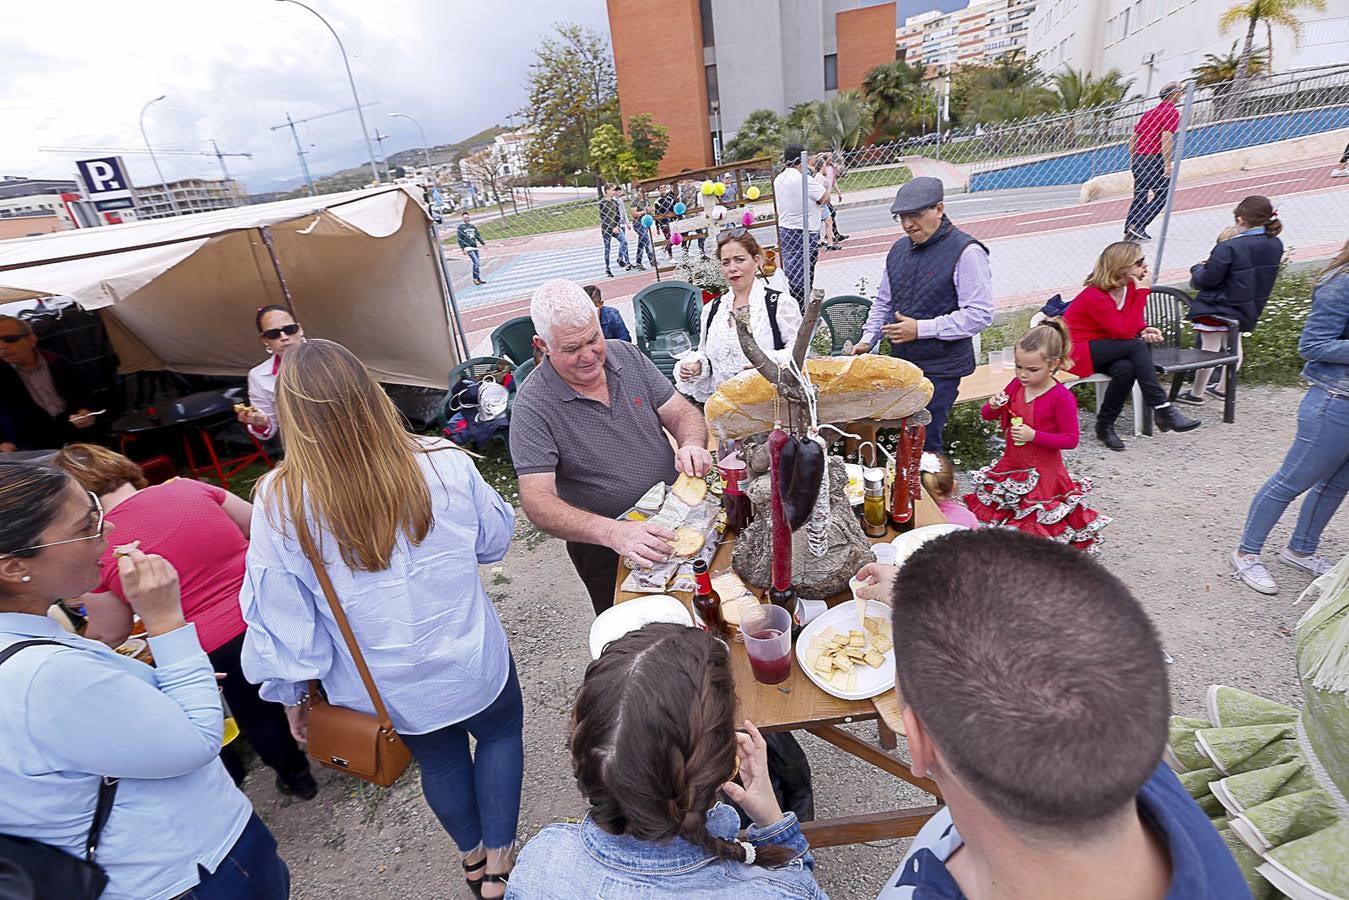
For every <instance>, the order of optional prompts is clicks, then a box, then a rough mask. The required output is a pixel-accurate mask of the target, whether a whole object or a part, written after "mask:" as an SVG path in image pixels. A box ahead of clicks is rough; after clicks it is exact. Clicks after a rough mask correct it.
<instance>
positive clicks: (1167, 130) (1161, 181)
mask: <svg viewBox="0 0 1349 900" xmlns="http://www.w3.org/2000/svg"><path fill="white" fill-rule="evenodd" d="M1183 93H1184V91H1183V90H1182V89H1181V86H1180V82H1178V81H1172V82H1169V83H1167V84H1165V85H1163V86H1162V91H1161V93H1160V94H1158V98H1159V99H1160V100H1161V102H1160V103H1158V104H1157V105H1156V106H1154V107H1153V108H1152V109H1150V110H1148V111H1147V112H1145V113H1143V115H1142V117H1141V118H1139V120H1138V124H1137V125H1135V126H1134V133H1133V135H1132V136H1131V137H1130V138H1129V167H1130V168H1131V169H1132V170H1133V174H1134V199H1133V203H1131V204H1129V214H1128V216H1126V217H1125V219H1124V239H1125V240H1126V241H1150V240H1152V235H1150V234H1148V226H1149V225H1151V224H1152V220H1153V219H1155V218H1157V214H1158V213H1160V212H1161V211H1162V207H1164V206H1166V191H1167V185H1168V183H1169V182H1170V181H1171V149H1172V142H1173V141H1174V140H1175V137H1176V132H1177V131H1178V130H1180V111H1179V110H1177V109H1176V104H1177V103H1179V102H1180V98H1181V96H1182V94H1183ZM1149 196H1151V199H1149Z"/></svg>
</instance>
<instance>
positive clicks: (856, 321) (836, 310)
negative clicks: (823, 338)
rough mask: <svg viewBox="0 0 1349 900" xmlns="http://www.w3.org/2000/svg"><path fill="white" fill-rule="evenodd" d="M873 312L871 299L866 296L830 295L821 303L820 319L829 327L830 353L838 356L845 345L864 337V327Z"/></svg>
mask: <svg viewBox="0 0 1349 900" xmlns="http://www.w3.org/2000/svg"><path fill="white" fill-rule="evenodd" d="M870 314H871V301H870V300H868V299H867V298H865V297H858V296H855V295H853V294H844V295H842V296H839V297H830V298H829V299H828V300H826V301H824V303H822V304H820V321H821V322H823V323H824V324H825V325H827V326H828V327H829V355H830V356H838V355H839V354H840V353H842V352H843V345H844V344H846V343H848V342H849V341H851V342H852V343H854V344H856V343H857V342H858V341H860V340H861V339H862V329H863V328H864V327H865V326H866V324H867V316H868V315H870Z"/></svg>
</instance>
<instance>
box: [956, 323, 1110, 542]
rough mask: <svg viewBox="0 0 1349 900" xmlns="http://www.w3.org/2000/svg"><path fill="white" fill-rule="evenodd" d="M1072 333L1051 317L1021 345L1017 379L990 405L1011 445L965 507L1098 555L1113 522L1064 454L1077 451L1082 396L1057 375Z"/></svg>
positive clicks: (984, 473) (992, 522) (976, 483)
mask: <svg viewBox="0 0 1349 900" xmlns="http://www.w3.org/2000/svg"><path fill="white" fill-rule="evenodd" d="M1069 351H1070V342H1069V339H1068V329H1067V327H1066V326H1065V325H1064V324H1063V322H1062V321H1061V320H1059V319H1048V320H1046V321H1045V322H1044V323H1042V324H1040V325H1037V326H1035V327H1034V328H1032V329H1031V330H1030V331H1027V332H1026V333H1025V334H1024V335H1022V336H1021V340H1019V341H1017V344H1016V378H1015V379H1013V380H1012V382H1011V383H1010V384H1008V385H1007V387H1006V388H1005V389H1004V390H1002V391H1000V392H998V393H997V394H996V395H995V396H994V397H993V398H992V399H990V400H989V401H988V402H987V403H985V404H984V407H983V410H982V415H983V417H984V418H985V419H987V420H989V421H993V420H997V421H998V422H999V423H1000V427H1001V431H1002V433H1003V435H1004V436H1005V437H1006V439H1007V449H1006V450H1005V451H1003V454H1002V458H1001V459H999V460H998V461H997V462H996V463H994V464H993V465H991V466H988V467H986V468H984V469H980V470H979V471H978V472H976V473H975V474H974V480H973V487H974V491H973V492H972V493H970V494H967V495H966V496H965V505H966V506H968V507H969V509H970V512H972V513H974V516H975V518H977V519H978V520H979V521H980V523H981V524H983V525H985V526H1002V527H1008V528H1019V529H1021V530H1022V531H1026V532H1029V533H1030V534H1034V535H1037V536H1039V537H1043V538H1048V539H1050V540H1054V541H1058V542H1059V543H1062V544H1071V545H1072V546H1074V547H1077V548H1078V549H1079V550H1085V551H1087V552H1089V553H1095V552H1096V551H1097V549H1098V542H1099V540H1100V537H1099V535H1100V531H1101V529H1102V528H1104V527H1105V526H1107V525H1109V524H1110V521H1111V520H1110V517H1109V516H1103V515H1101V514H1100V513H1098V512H1096V511H1095V510H1093V509H1091V508H1090V507H1088V506H1087V505H1086V502H1085V500H1086V496H1087V494H1088V493H1089V492H1090V491H1091V481H1090V480H1089V479H1086V478H1083V479H1078V480H1074V479H1073V476H1072V475H1070V474H1068V470H1067V469H1066V468H1065V467H1064V465H1063V451H1064V450H1071V449H1073V448H1074V447H1076V446H1077V440H1078V423H1077V398H1075V397H1074V396H1073V394H1072V392H1071V391H1069V390H1068V389H1067V388H1066V387H1064V386H1063V385H1061V384H1059V382H1058V381H1057V380H1056V379H1055V378H1054V375H1055V373H1056V372H1058V370H1059V369H1060V368H1061V367H1062V365H1063V361H1064V360H1065V359H1068V358H1069V357H1068V354H1069Z"/></svg>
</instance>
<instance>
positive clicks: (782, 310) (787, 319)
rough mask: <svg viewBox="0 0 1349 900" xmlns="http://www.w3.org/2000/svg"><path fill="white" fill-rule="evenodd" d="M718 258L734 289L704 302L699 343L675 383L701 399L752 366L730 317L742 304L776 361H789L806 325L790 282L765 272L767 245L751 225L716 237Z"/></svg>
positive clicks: (757, 335) (754, 330)
mask: <svg viewBox="0 0 1349 900" xmlns="http://www.w3.org/2000/svg"><path fill="white" fill-rule="evenodd" d="M717 258H718V259H719V260H720V261H721V271H722V274H723V275H725V276H726V281H727V283H729V284H730V286H731V290H730V293H729V294H725V295H723V296H722V297H720V298H719V299H717V300H713V301H711V302H710V303H706V304H704V305H703V315H702V331H701V333H702V338H701V340H700V342H699V344H698V349H697V350H696V351H694V352H693V353H691V354H689V355H688V356H686V357H685V358H684V359H682V360H681V361H680V363H679V365H678V366H676V367H675V386H676V387H677V388H679V390H681V391H683V392H684V393H685V394H688V395H689V396H691V397H693V399H695V400H698V401H699V402H702V401H705V400H707V398H708V397H711V396H712V394H713V392H714V391H716V389H717V386H718V385H720V384H721V383H722V382H723V381H725V380H726V379H728V378H731V377H733V376H735V375H738V374H740V373H741V372H743V371H744V370H745V369H747V368H749V367H750V361H749V359H748V358H747V357H746V356H745V351H744V350H742V349H741V348H740V340H739V338H738V337H737V336H736V332H735V323H734V322H733V321H732V318H731V317H732V316H733V315H734V314H735V312H736V311H737V310H740V309H744V308H745V307H749V325H750V332H751V333H752V334H753V335H754V340H755V342H757V343H758V345H759V347H760V348H761V349H762V350H763V351H764V353H766V354H767V355H768V358H769V359H771V360H773V361H774V362H776V363H781V364H785V363H786V362H787V361H788V359H789V358H790V357H791V354H792V344H793V343H794V342H795V341H796V332H797V331H798V330H799V329H800V327H801V309H800V307H798V306H797V305H796V300H794V299H793V298H792V295H791V294H790V293H788V291H787V287H786V285H785V284H777V283H774V281H773V280H771V279H769V278H768V277H767V276H765V275H763V265H764V255H763V248H761V247H760V246H759V242H758V241H756V240H755V239H754V235H752V234H750V233H749V231H748V230H746V229H744V228H733V229H730V230H729V231H723V232H722V233H721V237H719V238H718V239H717Z"/></svg>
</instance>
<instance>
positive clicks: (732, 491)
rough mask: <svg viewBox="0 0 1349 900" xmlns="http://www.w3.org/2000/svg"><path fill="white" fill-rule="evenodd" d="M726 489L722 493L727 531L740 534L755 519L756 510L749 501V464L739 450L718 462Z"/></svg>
mask: <svg viewBox="0 0 1349 900" xmlns="http://www.w3.org/2000/svg"><path fill="white" fill-rule="evenodd" d="M718 468H719V469H720V470H721V477H722V480H723V481H725V482H726V489H725V490H724V491H723V492H722V495H721V505H722V508H723V509H725V510H726V533H727V534H740V533H741V532H743V531H744V530H745V529H746V528H748V527H749V523H750V522H752V521H754V510H753V508H752V507H751V504H750V502H749V493H748V491H749V466H747V465H745V461H744V460H743V459H741V458H740V454H739V453H738V452H736V453H732V454H730V455H729V456H726V457H724V458H723V459H722V460H721V462H720V463H719V464H718Z"/></svg>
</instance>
